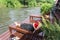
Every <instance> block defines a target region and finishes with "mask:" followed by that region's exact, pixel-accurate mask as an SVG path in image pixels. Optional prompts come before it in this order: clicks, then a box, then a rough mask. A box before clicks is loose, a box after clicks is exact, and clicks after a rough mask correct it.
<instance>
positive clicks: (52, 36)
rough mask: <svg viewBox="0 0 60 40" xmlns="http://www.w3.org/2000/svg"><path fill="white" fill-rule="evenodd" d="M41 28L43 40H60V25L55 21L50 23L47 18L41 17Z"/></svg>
mask: <svg viewBox="0 0 60 40" xmlns="http://www.w3.org/2000/svg"><path fill="white" fill-rule="evenodd" d="M42 21H43V25H42V30H43V31H45V37H46V38H45V40H60V26H59V24H57V23H56V22H54V24H51V23H50V22H49V21H48V20H46V19H44V17H42Z"/></svg>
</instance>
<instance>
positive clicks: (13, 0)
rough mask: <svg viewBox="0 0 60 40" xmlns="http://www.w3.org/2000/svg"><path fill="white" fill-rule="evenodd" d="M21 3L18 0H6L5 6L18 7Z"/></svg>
mask: <svg viewBox="0 0 60 40" xmlns="http://www.w3.org/2000/svg"><path fill="white" fill-rule="evenodd" d="M21 6H22V5H21V3H20V2H19V1H18V0H7V7H11V8H13V7H14V8H19V7H21Z"/></svg>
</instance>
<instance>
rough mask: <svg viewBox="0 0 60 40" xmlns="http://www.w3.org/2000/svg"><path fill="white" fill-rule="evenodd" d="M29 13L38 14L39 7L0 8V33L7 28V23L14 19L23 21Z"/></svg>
mask: <svg viewBox="0 0 60 40" xmlns="http://www.w3.org/2000/svg"><path fill="white" fill-rule="evenodd" d="M30 14H38V15H40V9H39V8H22V9H7V8H2V9H0V30H1V31H0V34H2V33H3V32H5V31H6V30H7V29H8V25H9V24H11V23H13V22H15V21H19V22H21V21H23V20H24V19H26V18H27V17H29V15H30Z"/></svg>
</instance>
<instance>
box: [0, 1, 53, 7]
mask: <svg viewBox="0 0 60 40" xmlns="http://www.w3.org/2000/svg"><path fill="white" fill-rule="evenodd" d="M42 3H51V4H53V3H54V0H0V8H1V7H9V8H20V7H22V6H23V5H24V6H25V5H26V6H27V7H36V6H40V4H42Z"/></svg>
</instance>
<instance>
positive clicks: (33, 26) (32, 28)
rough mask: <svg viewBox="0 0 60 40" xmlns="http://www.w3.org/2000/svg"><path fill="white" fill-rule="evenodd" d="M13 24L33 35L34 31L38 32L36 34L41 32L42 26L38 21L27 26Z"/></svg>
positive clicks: (24, 24)
mask: <svg viewBox="0 0 60 40" xmlns="http://www.w3.org/2000/svg"><path fill="white" fill-rule="evenodd" d="M15 24H16V25H18V26H20V28H22V29H26V30H29V31H32V32H33V33H35V31H37V30H38V33H39V32H42V30H41V26H42V24H41V23H40V21H35V22H34V23H33V24H27V23H22V24H18V23H17V22H16V23H15Z"/></svg>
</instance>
